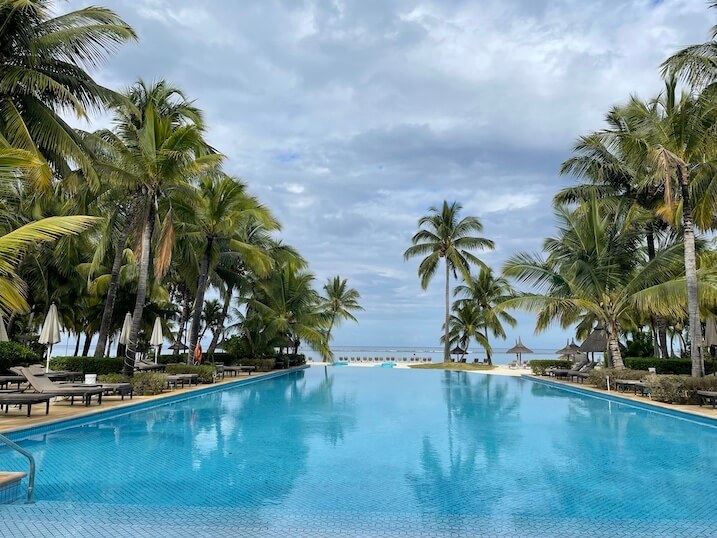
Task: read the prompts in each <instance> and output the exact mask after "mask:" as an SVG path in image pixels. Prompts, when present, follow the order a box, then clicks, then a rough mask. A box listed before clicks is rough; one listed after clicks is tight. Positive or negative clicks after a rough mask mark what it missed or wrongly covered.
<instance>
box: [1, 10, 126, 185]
mask: <svg viewBox="0 0 717 538" xmlns="http://www.w3.org/2000/svg"><path fill="white" fill-rule="evenodd" d="M53 4H54V2H52V1H50V0H3V1H2V2H0V145H9V146H12V147H14V148H17V149H23V150H26V151H28V152H31V153H32V154H33V155H34V156H35V157H36V158H37V159H39V160H40V161H41V162H42V164H43V165H42V166H41V167H38V169H37V170H36V171H35V173H33V174H32V175H31V176H30V179H31V180H32V181H33V182H34V185H35V187H36V188H37V189H41V190H43V191H45V192H49V191H50V186H51V181H52V179H53V175H54V174H57V176H58V177H60V178H66V177H68V176H70V175H71V173H72V166H73V163H74V164H76V165H79V166H80V167H82V169H83V170H84V173H85V175H86V177H87V178H89V179H91V180H95V179H96V178H95V176H94V174H93V170H92V162H91V158H90V155H88V152H87V150H86V148H85V146H84V144H83V142H82V138H81V137H80V136H79V135H78V134H77V133H76V132H75V131H74V130H73V129H72V127H70V126H69V125H68V124H67V123H66V122H65V120H64V119H63V118H62V117H61V116H60V114H59V113H60V112H61V111H69V112H72V113H73V114H74V115H75V116H76V117H79V118H87V117H88V111H91V110H99V109H102V108H103V107H104V106H105V105H106V104H107V103H108V102H109V101H110V100H112V99H114V96H115V94H114V93H113V92H111V91H110V90H108V89H106V88H103V87H102V86H100V85H99V84H97V83H96V82H95V81H94V80H93V79H92V78H91V76H90V75H89V74H88V73H87V71H86V70H85V69H86V68H89V69H92V68H96V67H97V66H99V65H100V64H101V63H102V62H103V61H104V60H105V59H106V58H107V57H108V56H109V55H110V53H112V52H113V51H114V50H115V49H116V48H117V47H118V46H119V45H121V44H122V43H124V42H126V41H128V40H132V39H135V37H136V36H135V33H134V31H133V30H132V29H131V28H130V27H129V26H128V25H127V23H125V22H124V21H123V20H122V19H120V18H119V17H118V16H117V15H115V14H114V13H113V12H112V11H110V10H109V9H105V8H101V7H88V8H84V9H80V10H77V11H72V12H70V13H65V14H62V15H59V16H57V17H52V16H51V13H52V11H54V9H53Z"/></svg>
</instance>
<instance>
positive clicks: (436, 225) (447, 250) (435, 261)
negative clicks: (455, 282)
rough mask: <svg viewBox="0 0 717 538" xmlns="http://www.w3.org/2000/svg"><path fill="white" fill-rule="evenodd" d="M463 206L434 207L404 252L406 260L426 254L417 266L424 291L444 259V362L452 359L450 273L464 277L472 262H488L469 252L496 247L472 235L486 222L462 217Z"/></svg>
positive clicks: (419, 222) (455, 204)
mask: <svg viewBox="0 0 717 538" xmlns="http://www.w3.org/2000/svg"><path fill="white" fill-rule="evenodd" d="M461 209H463V206H461V204H459V203H458V202H453V203H452V204H449V203H448V202H447V201H444V202H443V206H442V207H441V208H440V209H438V208H436V207H431V208H430V209H429V214H428V215H426V216H424V217H421V218H420V219H419V221H418V227H419V230H418V232H416V234H415V235H414V236H413V237H412V238H411V242H412V243H413V246H411V247H409V248H408V249H406V252H404V253H403V258H404V260H409V259H410V258H414V257H416V256H425V258H423V260H422V261H421V264H420V265H419V266H418V276H420V277H421V287H422V288H423V289H424V290H425V289H426V288H428V284H429V283H430V282H431V280H432V279H433V276H434V275H435V274H436V271H437V270H438V267H439V265H440V261H441V259H443V260H444V263H445V271H446V283H445V286H446V287H445V317H444V322H443V323H444V334H443V338H444V343H443V361H444V362H450V360H451V354H450V350H451V347H450V342H449V334H448V333H449V324H450V293H451V283H450V280H451V272H453V274H454V276H455V277H457V276H458V273H460V274H461V276H462V277H463V278H464V279H467V278H468V276H469V275H470V265H471V264H476V265H478V266H480V267H485V264H484V263H483V262H482V261H481V260H480V259H479V258H477V257H476V256H474V255H473V254H472V253H471V252H470V251H472V250H485V249H493V241H491V240H489V239H485V238H483V237H477V236H475V235H473V234H475V233H479V232H481V231H482V230H483V224H481V221H480V220H479V219H478V218H477V217H464V218H463V219H460V220H459V216H460V212H461Z"/></svg>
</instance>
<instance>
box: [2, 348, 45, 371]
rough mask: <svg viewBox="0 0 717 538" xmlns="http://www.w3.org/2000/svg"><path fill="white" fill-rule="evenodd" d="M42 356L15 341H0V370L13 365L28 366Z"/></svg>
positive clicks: (39, 359) (38, 360) (5, 369)
mask: <svg viewBox="0 0 717 538" xmlns="http://www.w3.org/2000/svg"><path fill="white" fill-rule="evenodd" d="M41 360H42V358H41V357H40V355H38V354H37V353H35V352H34V351H33V350H31V349H30V348H29V347H27V346H23V345H22V344H19V343H17V342H0V372H6V371H7V370H8V368H12V367H13V366H29V365H30V364H35V363H36V362H40V361H41Z"/></svg>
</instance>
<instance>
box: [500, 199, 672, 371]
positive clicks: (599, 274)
mask: <svg viewBox="0 0 717 538" xmlns="http://www.w3.org/2000/svg"><path fill="white" fill-rule="evenodd" d="M626 203H629V202H626ZM556 216H557V219H558V226H559V235H558V237H555V238H549V239H547V240H546V241H545V244H544V247H543V248H544V250H545V251H546V252H547V253H548V257H547V258H546V259H542V258H540V257H537V256H533V255H530V254H517V255H515V256H512V257H511V258H510V259H508V261H507V262H506V264H505V268H504V273H505V275H506V276H508V277H512V278H515V279H517V280H518V281H519V282H521V283H525V284H527V285H529V286H531V287H532V288H534V289H537V290H539V291H538V292H536V293H524V294H520V295H517V296H516V297H514V298H511V299H508V300H506V301H505V302H504V303H503V304H502V305H501V308H506V307H518V308H524V309H526V310H529V311H534V312H537V314H538V319H537V326H536V330H537V331H542V330H545V329H546V328H547V327H548V326H549V325H550V324H551V323H552V322H553V321H559V322H560V323H561V325H562V327H563V328H567V327H569V326H571V325H572V324H574V323H575V322H577V321H578V320H580V319H582V318H583V317H585V316H588V318H589V319H596V320H598V321H600V322H601V323H602V324H603V326H604V327H605V330H606V333H607V336H608V348H609V352H610V357H611V359H612V362H613V365H614V366H615V368H623V367H624V364H623V361H622V355H621V352H620V347H619V335H620V331H621V330H624V329H628V328H632V327H634V326H635V325H636V323H635V319H636V317H637V314H638V313H639V312H638V309H639V307H643V308H651V309H652V310H653V311H658V312H659V311H660V310H661V309H659V308H657V305H656V304H655V303H656V302H657V301H659V295H660V293H662V290H661V288H660V285H662V284H665V283H666V282H671V281H674V280H675V279H677V278H678V276H679V273H680V271H681V267H682V264H681V256H682V245H681V244H680V243H676V244H674V245H672V246H671V247H668V248H665V249H663V250H661V251H660V252H659V253H657V255H656V256H655V258H654V259H653V260H651V261H647V260H646V255H645V251H644V248H643V247H642V229H643V228H642V224H643V223H642V222H639V221H638V222H633V221H632V220H631V219H630V218H629V214H628V213H627V212H626V211H622V210H620V209H619V208H618V210H617V211H616V210H614V208H612V207H609V206H607V205H601V204H600V203H599V202H598V201H597V200H596V199H593V200H591V201H590V202H588V203H584V204H582V205H580V206H579V207H578V208H577V209H576V210H575V211H573V212H569V211H568V210H566V209H565V208H557V209H556ZM638 297H639V298H640V300H639V301H638ZM662 306H663V308H664V305H662ZM668 313H673V310H670V311H669V312H668Z"/></svg>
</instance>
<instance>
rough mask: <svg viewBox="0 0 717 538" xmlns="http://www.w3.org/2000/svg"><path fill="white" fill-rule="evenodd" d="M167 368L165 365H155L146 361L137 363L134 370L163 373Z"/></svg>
mask: <svg viewBox="0 0 717 538" xmlns="http://www.w3.org/2000/svg"><path fill="white" fill-rule="evenodd" d="M165 368H166V365H164V364H154V363H149V362H144V361H135V362H134V369H135V371H136V372H163V371H164V370H165Z"/></svg>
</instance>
